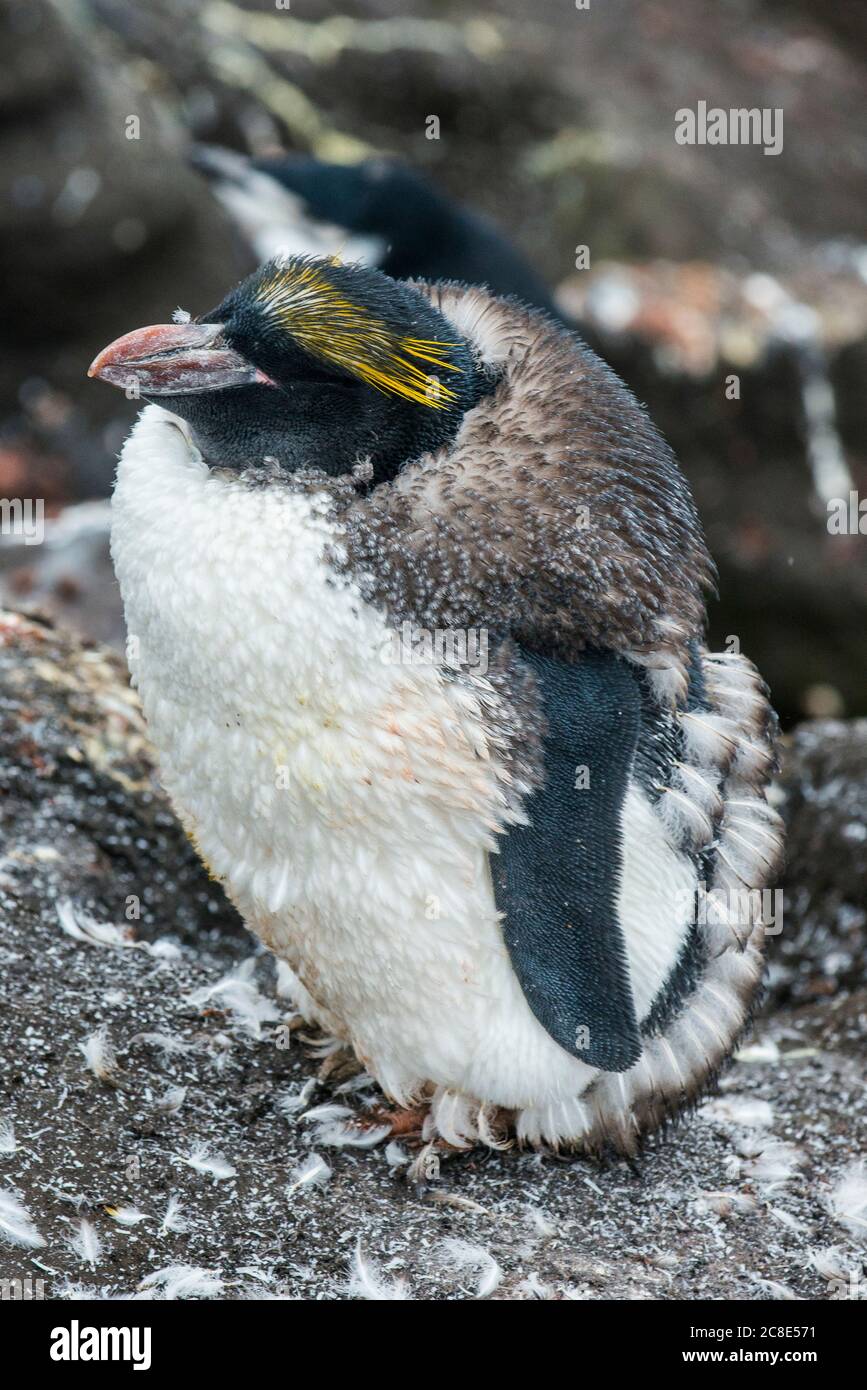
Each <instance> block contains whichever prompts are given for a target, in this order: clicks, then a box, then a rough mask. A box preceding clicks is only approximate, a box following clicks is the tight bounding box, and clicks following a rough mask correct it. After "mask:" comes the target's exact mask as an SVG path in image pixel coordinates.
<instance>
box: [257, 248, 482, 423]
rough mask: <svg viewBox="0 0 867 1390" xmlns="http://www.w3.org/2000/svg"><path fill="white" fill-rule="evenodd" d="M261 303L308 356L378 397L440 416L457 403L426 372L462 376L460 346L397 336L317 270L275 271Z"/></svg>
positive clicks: (304, 265) (302, 266)
mask: <svg viewBox="0 0 867 1390" xmlns="http://www.w3.org/2000/svg"><path fill="white" fill-rule="evenodd" d="M256 298H257V300H258V301H259V303H260V304H261V305H262V306H263V308H264V309H265V310H266V312H267V313H268V314H270V315H271V316H272V317H273V318H275V319H276V320H277V321H278V322H279V324H280V325H281V327H282V328H284V329H285V330H286V332H287V333H291V335H292V337H293V338H294V339H295V340H296V342H297V343H298V344H299V346H300V347H302V348H304V349H305V351H307V352H309V353H310V354H311V355H312V356H313V357H318V358H320V359H322V360H324V361H326V362H333V363H334V364H335V365H336V366H339V367H343V368H344V370H346V371H348V372H351V373H352V375H353V376H357V377H359V378H360V380H361V381H365V382H366V383H367V384H368V386H373V387H375V389H376V390H377V391H383V392H386V393H387V394H389V395H393V396H402V397H403V398H404V399H405V400H409V401H415V402H416V403H417V404H418V405H427V406H430V407H431V408H432V409H434V410H442V409H443V408H444V407H445V406H448V405H450V404H451V402H452V401H454V400H456V399H457V397H456V395H455V392H454V391H452V390H451V388H450V387H448V386H446V385H445V384H444V383H443V382H442V381H440V380H439V379H438V378H437V377H435V376H433V375H432V374H431V373H430V372H427V371H425V370H424V366H423V364H424V363H427V364H428V365H429V366H432V367H436V368H438V369H439V370H440V371H448V372H460V370H461V368H460V367H458V366H456V365H455V364H454V363H453V362H450V361H449V360H448V359H449V353H450V352H451V351H452V350H453V349H454V347H455V344H454V343H445V342H438V341H437V340H436V339H427V338H412V337H408V336H406V335H401V334H398V333H395V332H394V331H393V330H392V329H391V328H390V327H389V326H388V324H387V323H385V322H384V320H382V319H380V318H377V317H376V315H374V314H372V313H370V312H369V311H368V310H367V309H365V308H364V307H363V306H362V305H359V304H354V303H353V302H352V300H351V299H347V298H346V296H345V295H344V294H342V293H341V291H340V290H339V289H337V288H336V286H334V285H332V284H331V283H330V282H329V280H328V278H327V276H326V275H324V274H323V273H322V271H321V269H320V268H319V267H318V266H317V265H314V264H310V263H309V262H304V261H299V262H297V263H294V264H289V265H287V266H280V265H275V266H274V268H273V270H272V272H271V273H270V274H269V275H267V276H266V277H265V278H264V279H263V280H262V282H261V283H260V285H259V286H258V289H257V292H256Z"/></svg>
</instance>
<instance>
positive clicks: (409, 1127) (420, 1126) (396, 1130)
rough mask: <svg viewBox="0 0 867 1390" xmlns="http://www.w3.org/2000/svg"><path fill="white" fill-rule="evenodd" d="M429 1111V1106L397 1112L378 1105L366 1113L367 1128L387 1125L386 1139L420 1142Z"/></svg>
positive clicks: (414, 1107)
mask: <svg viewBox="0 0 867 1390" xmlns="http://www.w3.org/2000/svg"><path fill="white" fill-rule="evenodd" d="M429 1111H430V1106H429V1105H413V1106H409V1107H407V1108H404V1107H400V1108H399V1109H397V1110H392V1109H390V1108H389V1107H388V1106H387V1105H378V1106H376V1107H375V1108H374V1109H373V1110H370V1111H368V1115H369V1128H371V1129H379V1128H380V1127H381V1126H383V1125H388V1126H389V1131H388V1134H387V1135H386V1138H388V1139H407V1140H411V1139H419V1140H420V1139H421V1138H422V1132H423V1130H424V1124H425V1120H426V1119H427V1117H428V1113H429Z"/></svg>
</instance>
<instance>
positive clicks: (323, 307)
mask: <svg viewBox="0 0 867 1390" xmlns="http://www.w3.org/2000/svg"><path fill="white" fill-rule="evenodd" d="M90 375H91V376H98V377H101V378H102V379H103V380H106V381H109V382H111V383H112V384H113V385H116V386H121V387H124V388H126V389H127V390H128V391H129V390H130V388H131V387H132V388H133V392H132V394H139V395H141V396H142V397H144V398H145V399H147V400H155V401H157V402H158V403H159V404H160V405H163V406H165V408H166V409H167V410H170V411H171V412H172V413H173V414H175V415H179V416H180V417H181V418H182V419H184V420H186V421H187V422H188V424H189V425H190V427H191V430H192V433H193V437H194V439H195V441H196V444H197V445H198V447H199V448H200V450H201V452H202V454H203V456H204V458H205V459H206V460H207V461H208V462H209V463H211V464H212V465H215V466H221V467H230V468H239V469H240V468H245V467H250V466H252V465H256V464H259V463H262V462H263V460H265V459H275V460H276V461H277V462H278V463H279V464H280V466H281V467H282V468H284V469H287V470H289V471H295V470H297V469H303V468H318V469H324V470H325V471H326V472H328V473H332V474H342V473H347V472H349V471H351V470H352V468H353V467H354V466H355V465H356V464H357V463H358V462H359V461H360V460H363V459H366V458H369V459H370V462H371V464H372V467H373V478H374V481H376V482H379V481H383V480H386V479H388V478H390V477H393V476H394V474H395V473H396V472H397V471H398V469H399V468H400V467H401V465H402V464H404V463H405V462H407V461H409V460H412V459H415V458H418V457H419V456H420V455H421V454H423V453H426V452H428V451H429V450H431V449H435V448H437V447H438V446H439V445H441V444H443V443H445V442H447V441H448V440H449V439H451V438H452V437H453V436H454V434H455V433H456V432H457V429H458V427H459V425H460V422H461V419H462V418H463V415H464V413H465V412H466V411H467V410H468V409H470V408H471V407H472V406H473V405H475V404H476V402H477V401H479V400H480V399H481V397H482V396H483V395H485V394H487V392H488V391H489V390H490V389H491V388H492V385H493V382H492V378H491V376H490V374H489V372H488V371H487V370H486V369H485V368H483V367H482V365H481V364H480V362H479V361H478V359H477V357H476V355H475V353H474V351H473V349H472V347H471V346H470V344H469V343H468V342H467V341H466V340H465V339H463V338H461V336H460V335H459V334H458V333H456V332H455V330H454V328H453V327H452V326H451V325H450V324H449V323H447V322H446V320H445V319H444V318H443V317H442V315H441V314H439V313H438V312H437V311H436V310H435V309H434V308H433V307H432V306H431V304H430V303H429V301H428V300H427V299H426V298H425V297H424V295H422V294H420V293H419V292H418V291H417V290H415V289H413V288H411V287H410V286H408V285H404V284H401V283H398V282H396V281H394V280H390V279H389V278H388V277H387V276H386V275H383V274H381V273H380V272H379V271H376V270H372V269H368V268H366V267H362V266H356V265H342V264H339V263H336V262H332V261H320V260H312V259H309V258H306V257H292V258H288V259H283V260H279V261H271V262H269V263H268V264H267V265H265V266H263V267H262V268H261V269H260V270H257V271H256V272H255V273H254V274H253V275H251V276H249V277H248V278H247V279H246V280H243V281H242V282H241V284H240V285H238V286H237V287H236V288H235V289H233V290H232V291H231V292H230V293H229V294H228V295H227V296H226V298H225V299H224V300H223V301H222V303H221V304H219V305H218V306H217V308H216V309H214V310H213V311H211V312H210V313H208V314H204V315H202V317H201V318H199V319H198V320H196V321H195V322H194V323H175V324H161V325H157V326H156V327H152V328H144V329H139V330H137V331H136V332H134V333H130V334H127V335H126V336H125V337H123V338H120V339H118V340H117V341H116V342H115V343H112V344H111V345H110V346H109V347H107V348H106V349H105V350H104V351H103V352H102V353H100V355H99V357H97V359H96V361H95V362H94V363H93V365H92V366H91V369H90Z"/></svg>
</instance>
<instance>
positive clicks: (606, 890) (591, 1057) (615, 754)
mask: <svg viewBox="0 0 867 1390" xmlns="http://www.w3.org/2000/svg"><path fill="white" fill-rule="evenodd" d="M522 655H523V657H524V659H525V660H526V661H527V663H528V664H529V665H530V666H531V667H532V669H533V670H534V671H535V674H536V677H537V680H538V683H539V693H540V698H541V701H542V705H543V710H544V715H545V719H546V721H547V733H546V735H545V739H544V759H545V782H544V785H543V786H542V787H541V789H540V790H539V791H537V792H535V793H534V794H533V796H531V797H530V798H529V799H528V801H527V803H526V806H525V810H526V811H527V814H528V816H529V817H530V824H529V825H527V826H514V827H513V828H512V829H510V830H509V832H508V834H504V835H502V836H501V837H500V852H499V854H494V855H491V873H492V876H493V881H494V896H495V899H496V903H497V908H498V910H499V911H500V912H502V913H503V914H504V921H503V932H504V936H505V940H506V944H507V946H508V948H509V954H510V956H511V960H512V965H513V967H514V970H515V973H516V975H517V976H518V979H519V981H520V983H521V988H522V990H523V991H524V995H525V997H526V999H527V1003H528V1004H529V1005H530V1008H531V1009H532V1010H533V1013H534V1014H535V1015H536V1018H537V1019H538V1020H539V1022H540V1023H541V1024H542V1026H543V1027H544V1028H545V1029H546V1030H547V1032H548V1033H550V1035H551V1037H552V1038H554V1040H555V1041H556V1042H558V1043H559V1044H560V1046H561V1047H563V1048H565V1050H566V1051H567V1052H570V1053H572V1055H573V1056H575V1057H579V1058H580V1059H581V1060H582V1061H584V1062H587V1063H588V1064H589V1065H591V1066H594V1067H599V1068H601V1069H603V1070H604V1071H626V1070H627V1069H628V1068H629V1067H630V1066H632V1065H633V1064H634V1063H635V1062H636V1061H637V1060H638V1058H639V1056H640V1054H641V1046H642V1044H641V1036H640V1033H639V1028H638V1021H637V1019H636V1016H635V1006H634V1003H633V999H632V990H631V987H630V983H629V971H628V966H627V960H626V947H625V943H624V940H623V934H622V932H621V929H620V924H619V922H618V920H617V909H616V903H617V890H618V884H619V881H620V870H621V866H622V849H621V824H620V820H621V808H622V806H623V799H624V796H625V794H626V787H627V780H628V777H629V772H630V769H631V767H632V764H633V759H634V756H635V750H636V744H637V742H638V736H639V729H640V722H641V691H640V686H639V680H640V677H639V675H638V672H637V671H635V670H634V668H632V667H630V666H629V665H628V663H627V662H625V661H623V660H622V659H621V658H620V657H616V656H614V655H612V654H610V653H605V652H586V653H585V654H584V655H582V657H581V658H580V659H579V660H578V661H577V662H576V663H575V664H574V665H566V664H564V663H563V662H560V661H556V660H553V659H551V658H549V657H544V656H537V655H534V654H531V653H527V652H524V653H522ZM585 768H586V769H587V775H586V776H585V775H584V774H582V773H581V772H580V769H585ZM576 779H577V780H578V785H577V787H576ZM585 780H586V782H587V785H586V786H584V787H582V786H581V783H582V782H583V781H585Z"/></svg>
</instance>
